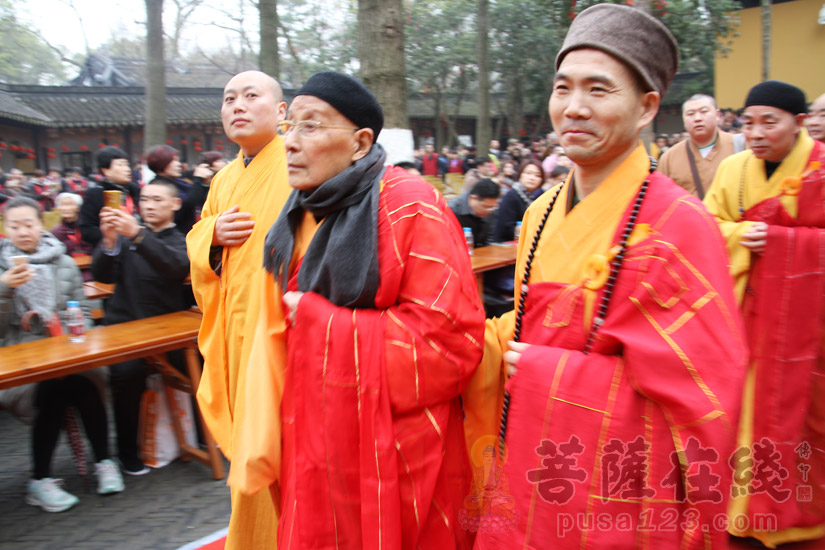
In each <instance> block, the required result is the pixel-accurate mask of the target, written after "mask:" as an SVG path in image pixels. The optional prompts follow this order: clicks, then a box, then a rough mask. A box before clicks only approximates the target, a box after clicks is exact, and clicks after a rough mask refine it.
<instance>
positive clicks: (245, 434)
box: [229, 211, 321, 527]
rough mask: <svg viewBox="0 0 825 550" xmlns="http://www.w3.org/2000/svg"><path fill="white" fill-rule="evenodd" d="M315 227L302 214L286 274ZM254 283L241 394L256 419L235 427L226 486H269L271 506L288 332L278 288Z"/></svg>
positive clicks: (270, 281) (276, 496) (275, 495)
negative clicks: (256, 290) (256, 292)
mask: <svg viewBox="0 0 825 550" xmlns="http://www.w3.org/2000/svg"><path fill="white" fill-rule="evenodd" d="M320 225H321V222H320V221H317V220H316V219H315V216H314V215H313V214H312V213H311V212H309V211H306V212H305V213H304V219H303V220H302V222H301V225H300V226H298V228H297V230H296V231H295V245H294V247H293V251H292V261H291V262H290V271H291V270H292V268H293V266H295V265H296V264H297V262H298V261H299V260H300V259H301V258H303V257H304V254H306V250H307V248H308V247H309V244H310V243H311V242H312V237H313V236H314V235H315V232H316V231H317V230H318V227H319V226H320ZM265 273H266V272H265ZM259 284H260V286H261V288H260V296H261V305H260V314H259V317H260V319H259V321H258V324H257V328H256V329H255V336H254V340H253V343H252V348H251V351H250V357H253V358H256V359H255V360H253V361H252V362H250V363H249V364H248V365H247V376H248V378H247V380H254V382H251V383H248V384H246V386H245V388H244V389H243V390H242V391H243V392H244V393H245V395H246V399H245V401H246V402H248V403H255V414H251V415H249V416H248V417H246V419H245V421H244V423H243V425H242V426H239V428H238V432H237V437H236V441H235V460H234V461H233V464H235V466H236V467H235V468H232V470H231V471H230V472H229V485H230V486H231V487H232V488H233V489H237V490H239V491H241V492H242V493H244V494H250V493H255V492H257V491H260V489H262V488H264V487H267V486H269V487H270V491H271V496H272V500H273V502H278V503H279V502H280V501H281V495H280V492H279V487H278V486H277V483H276V484H273V482H272V480H273V479H275V480H277V479H278V478H279V476H280V473H281V451H282V449H281V426H280V423H279V424H278V425H277V426H273V425H272V424H273V419H279V418H280V417H281V398H282V397H283V390H284V372H285V371H286V361H287V350H286V329H287V327H286V317H285V315H284V310H283V292H282V291H281V288H280V286H279V285H278V283H277V282H276V281H275V280H274V277H271V276H268V274H267V276H264V277H263V278H262V279H260V282H259ZM270 484H272V485H270ZM259 494H260V493H259ZM276 527H277V526H276Z"/></svg>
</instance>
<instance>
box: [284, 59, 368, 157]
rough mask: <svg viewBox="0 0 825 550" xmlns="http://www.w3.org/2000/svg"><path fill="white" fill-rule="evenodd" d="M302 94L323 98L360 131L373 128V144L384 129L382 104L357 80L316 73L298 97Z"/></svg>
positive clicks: (302, 87)
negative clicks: (360, 129)
mask: <svg viewBox="0 0 825 550" xmlns="http://www.w3.org/2000/svg"><path fill="white" fill-rule="evenodd" d="M299 95H311V96H313V97H317V98H318V99H323V100H324V101H326V102H327V103H329V104H330V105H332V106H333V107H335V109H336V110H337V111H338V112H339V113H341V114H342V115H344V116H345V117H347V118H348V119H349V120H350V121H352V123H353V124H355V125H356V126H358V127H359V128H371V129H372V132H373V143H375V140H376V139H378V134H379V133H381V128H383V127H384V111H382V110H381V105H380V104H379V103H378V100H377V99H376V98H375V95H373V93H372V92H371V91H369V89H367V87H366V86H364V84H363V83H362V82H361V81H360V80H358V79H357V78H354V77H351V76H349V75H345V74H342V73H336V72H332V71H325V72H322V73H316V74H314V75H312V76H311V77H309V80H307V81H306V83H305V84H304V85H303V86H301V89H300V90H298V93H296V94H295V97H298V96H299Z"/></svg>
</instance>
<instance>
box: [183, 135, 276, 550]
mask: <svg viewBox="0 0 825 550" xmlns="http://www.w3.org/2000/svg"><path fill="white" fill-rule="evenodd" d="M290 191H291V188H290V187H289V184H288V180H287V171H286V155H285V152H284V144H283V140H282V139H281V138H280V137H276V138H275V139H273V140H272V141H270V142H269V143H268V144H267V145H266V146H265V147H264V148H263V149H262V150H261V151H260V152H259V153H258V154H257V155H256V156H255V158H254V159H253V160H252V161H251V162H250V163H249V165H248V166H244V159H243V156H242V155H241V154H239V155H238V157H237V158H236V159H235V160H234V161H232V162H231V163H230V164H228V165H227V166H225V167H224V168H223V169H222V170H221V171H220V172H218V174H217V175H215V177H214V178H213V180H212V184H211V187H210V190H209V196H208V197H207V199H206V203H205V204H204V207H203V214H202V217H201V220H200V221H199V222H198V223H197V224H195V226H194V227H193V228H192V230H191V231H190V232H189V234H188V235H187V238H186V243H187V247H188V250H189V259H190V261H191V263H192V290H193V291H194V294H195V299H196V300H197V302H198V307H200V309H201V311H203V314H204V315H203V323H202V324H201V329H200V333H199V335H198V344H199V346H200V349H201V352H202V353H203V356H204V372H203V378H201V384H200V387H199V388H198V404H199V406H200V410H201V413H202V414H203V417H204V420H205V421H206V423H207V426H208V427H209V430H210V431H211V433H212V435H213V436H214V437H215V440H216V441H217V443H218V445H220V448H221V451H222V452H223V453H224V454H225V455H226V457H227V458H229V459H230V460H231V461H233V464H232V468H231V470H234V469H235V468H236V465H235V463H234V460H233V459H234V457H233V447H234V444H233V441H234V438H235V436H236V432H237V430H238V427H239V426H242V425H243V420H244V417H245V406H244V405H245V402H244V400H243V399H238V398H237V397H238V395H239V394H238V393H237V388H239V387H243V385H244V380H245V376H246V374H245V368H244V366H245V365H246V363H247V359H246V358H247V357H248V355H249V346H250V343H251V342H252V331H253V330H254V328H255V323H256V321H257V319H258V309H259V305H260V301H259V299H258V298H259V291H260V290H259V289H260V279H261V278H262V276H263V274H264V270H263V247H264V239H265V237H266V232H267V231H268V230H269V228H270V227H271V226H272V224H273V223H274V221H275V219H276V218H277V217H278V214H279V213H280V211H281V207H282V206H283V205H284V203H285V202H286V199H287V197H288V196H289V193H290ZM234 205H238V206H239V209H240V211H241V212H249V213H250V214H251V217H252V220H254V221H255V227H254V230H253V232H252V235H251V236H250V237H249V239H248V240H247V241H246V242H245V243H244V244H242V245H241V246H229V247H223V251H222V255H221V265H220V273H219V274H218V273H216V272H215V271H214V270H213V268H212V266H211V265H210V261H209V260H210V249H211V246H212V236H213V233H214V230H215V222H216V220H217V218H218V216H219V215H220V214H221V213H222V212H224V211H226V210H229V209H230V208H231V207H233V206H234ZM241 395H242V394H241ZM272 429H274V430H278V429H280V423H279V422H278V423H275V425H274V426H273V427H272ZM277 522H278V518H277V515H276V514H275V510H274V508H273V506H272V502H271V499H270V498H269V495H268V493H267V492H263V493H261V494H259V495H253V496H244V495H241V494H239V493H238V492H236V491H233V493H232V519H231V520H230V525H229V535H228V537H227V548H238V549H248V548H274V547H275V541H276V536H277V534H276V525H277Z"/></svg>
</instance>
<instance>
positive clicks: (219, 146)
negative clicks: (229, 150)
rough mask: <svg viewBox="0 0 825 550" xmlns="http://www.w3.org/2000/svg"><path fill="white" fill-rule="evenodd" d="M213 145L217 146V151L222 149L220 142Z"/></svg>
mask: <svg viewBox="0 0 825 550" xmlns="http://www.w3.org/2000/svg"><path fill="white" fill-rule="evenodd" d="M215 147H217V148H218V151H222V150H223V145H221V144H220V143H219V144H217V145H216V146H215Z"/></svg>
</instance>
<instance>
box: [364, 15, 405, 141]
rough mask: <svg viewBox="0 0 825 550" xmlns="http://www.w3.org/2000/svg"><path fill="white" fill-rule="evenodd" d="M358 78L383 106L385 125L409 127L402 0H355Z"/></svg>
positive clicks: (388, 126)
mask: <svg viewBox="0 0 825 550" xmlns="http://www.w3.org/2000/svg"><path fill="white" fill-rule="evenodd" d="M358 57H359V59H360V61H361V79H362V80H363V81H364V84H365V85H366V86H367V87H368V88H369V89H370V90H372V92H373V93H374V94H375V97H377V98H378V102H379V103H381V107H382V108H383V109H384V126H385V127H386V128H409V127H410V121H409V115H408V114H407V70H406V65H405V64H404V21H403V5H402V0H358Z"/></svg>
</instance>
